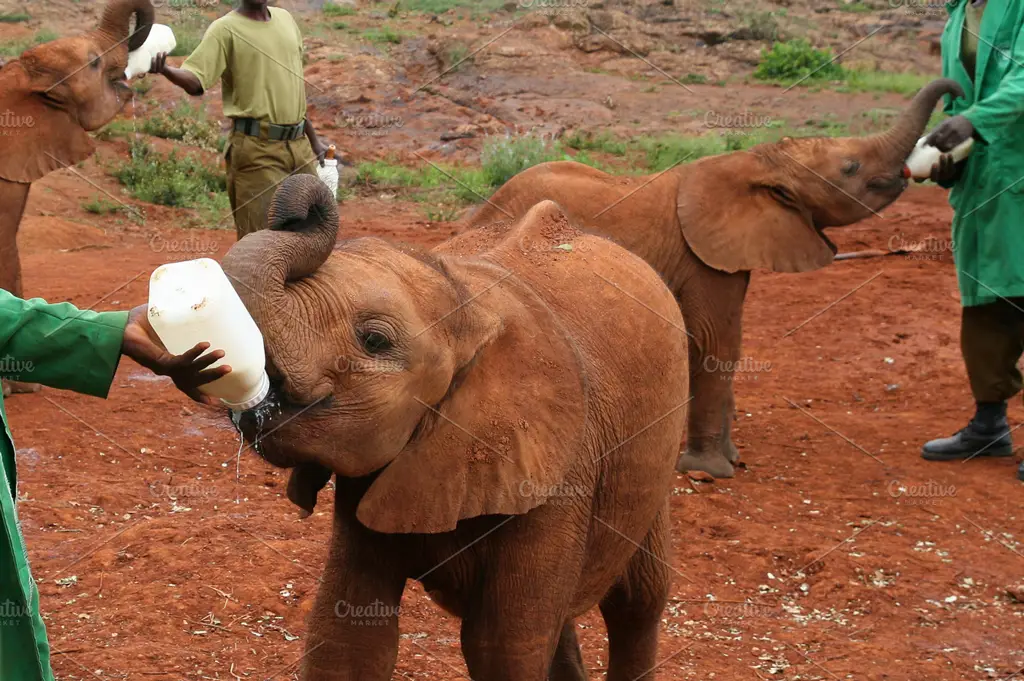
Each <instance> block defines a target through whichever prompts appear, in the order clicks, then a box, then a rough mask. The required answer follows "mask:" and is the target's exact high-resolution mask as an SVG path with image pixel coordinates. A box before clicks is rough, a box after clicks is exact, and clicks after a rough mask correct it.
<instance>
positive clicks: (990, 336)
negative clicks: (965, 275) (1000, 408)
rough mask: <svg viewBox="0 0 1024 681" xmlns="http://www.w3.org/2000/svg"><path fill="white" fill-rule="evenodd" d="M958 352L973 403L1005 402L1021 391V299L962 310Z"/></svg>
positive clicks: (1023, 331) (1023, 347)
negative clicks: (965, 371)
mask: <svg viewBox="0 0 1024 681" xmlns="http://www.w3.org/2000/svg"><path fill="white" fill-rule="evenodd" d="M960 349H961V351H962V352H963V356H964V364H966V365H967V377H968V378H969V379H970V381H971V392H972V393H974V400H975V401H976V402H1006V401H1007V400H1009V399H1010V398H1011V397H1013V396H1014V395H1016V394H1017V393H1019V392H1020V390H1021V373H1020V369H1018V368H1017V360H1019V359H1020V357H1021V354H1024V298H1000V299H999V300H998V301H996V302H994V303H990V304H988V305H976V306H972V307H965V308H963V316H962V317H961V322H960Z"/></svg>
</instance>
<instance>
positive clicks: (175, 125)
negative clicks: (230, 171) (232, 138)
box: [142, 100, 224, 151]
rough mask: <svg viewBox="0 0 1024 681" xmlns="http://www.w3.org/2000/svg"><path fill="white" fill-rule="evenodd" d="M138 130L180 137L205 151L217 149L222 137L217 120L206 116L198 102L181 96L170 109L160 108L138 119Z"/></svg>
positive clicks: (162, 135) (174, 137) (171, 138)
mask: <svg viewBox="0 0 1024 681" xmlns="http://www.w3.org/2000/svg"><path fill="white" fill-rule="evenodd" d="M142 132H144V133H146V134H147V135H153V136H154V137H162V138H164V139H169V140H180V141H181V142H182V143H184V144H187V145H189V146H193V147H200V148H202V149H206V150H207V151H221V150H223V148H224V138H223V137H222V136H221V134H220V123H218V122H217V121H215V120H212V119H210V118H209V117H208V116H207V115H206V110H205V109H204V108H203V106H202V105H201V104H196V105H192V104H191V103H190V102H189V101H187V100H181V101H179V102H178V104H177V105H176V106H175V107H174V108H173V109H161V110H160V111H157V112H155V113H153V114H151V115H149V116H147V117H146V118H144V119H143V121H142Z"/></svg>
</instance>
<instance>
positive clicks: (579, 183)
mask: <svg viewBox="0 0 1024 681" xmlns="http://www.w3.org/2000/svg"><path fill="white" fill-rule="evenodd" d="M947 94H949V95H952V96H962V90H961V88H960V86H959V85H957V84H956V83H955V82H954V81H951V80H946V79H940V80H936V81H933V82H932V83H930V84H929V85H927V86H925V87H924V88H923V89H922V90H921V91H920V92H918V94H917V95H916V96H915V98H914V101H913V102H911V103H910V105H909V106H908V107H907V109H906V110H905V111H904V113H903V114H902V116H901V117H900V119H899V120H898V121H897V122H896V124H895V125H894V126H893V128H892V129H891V130H889V131H887V132H885V133H882V134H879V135H874V136H870V137H865V138H840V139H824V138H808V139H792V138H785V139H783V140H782V141H780V142H778V143H776V144H762V145H759V146H756V147H753V148H751V149H749V150H748V151H739V152H734V153H731V154H723V155H721V156H715V157H711V158H705V159H701V160H699V161H695V162H693V163H690V164H688V165H685V166H679V167H677V168H674V169H671V170H669V171H666V172H663V173H659V174H657V175H652V176H647V177H615V176H612V175H608V174H607V173H603V172H601V171H599V170H595V169H593V168H590V167H588V166H585V165H583V164H580V163H573V162H564V161H562V162H555V163H545V164H541V165H538V166H534V167H533V168H530V169H528V170H525V171H523V172H522V173H520V174H519V175H516V176H515V177H513V178H512V179H511V180H509V181H508V182H507V183H505V185H504V186H502V187H501V188H500V189H499V190H498V191H497V192H496V193H495V194H494V195H493V196H492V197H491V198H490V200H489V201H488V202H487V203H486V204H484V205H482V206H480V207H479V208H478V209H476V210H475V211H474V212H473V213H472V214H470V216H469V217H468V218H467V220H466V224H465V227H466V228H467V229H477V228H480V227H483V226H485V225H489V224H492V223H497V222H501V221H508V220H510V219H511V220H516V219H519V218H520V217H522V216H523V215H525V214H526V213H527V212H528V211H529V210H530V209H531V207H532V206H533V205H534V204H536V203H537V202H539V201H544V200H552V201H557V202H558V204H559V205H560V206H562V207H563V208H564V210H565V212H566V214H567V215H568V216H569V219H570V220H571V221H572V222H573V223H574V224H576V225H579V226H580V228H581V229H584V230H585V231H588V232H591V233H594V234H600V235H602V236H605V237H608V238H610V239H612V240H613V241H615V242H616V243H618V244H620V245H622V246H624V247H626V248H628V249H629V250H630V251H632V252H633V253H636V254H637V255H639V256H640V257H642V258H643V259H644V260H646V261H647V262H648V263H649V264H650V265H651V266H652V267H654V269H656V270H657V271H658V272H659V273H660V274H661V275H662V277H663V278H664V280H665V282H666V283H667V284H668V286H669V288H670V289H671V290H672V292H673V293H674V294H675V295H676V298H677V300H678V301H679V306H680V308H681V309H682V313H683V318H684V319H685V320H686V327H687V332H688V333H689V335H690V363H689V370H690V390H691V394H692V395H693V398H694V399H693V404H691V405H690V416H689V424H688V426H687V429H686V430H687V441H686V449H685V451H684V452H683V453H682V454H681V455H680V457H679V462H678V470H679V471H680V472H685V471H687V470H702V471H705V472H707V473H710V474H711V475H713V476H715V477H732V476H733V474H734V464H735V463H736V462H737V460H738V459H739V452H738V451H737V449H736V447H735V445H734V444H733V442H732V423H733V412H734V398H733V388H732V383H733V374H734V370H735V368H736V367H737V366H738V365H740V343H741V336H742V334H741V327H740V322H741V318H742V314H743V299H744V296H745V295H746V290H747V284H748V282H749V281H750V270H754V269H767V270H772V271H775V272H808V271H811V270H815V269H818V268H820V267H824V266H825V265H827V264H829V263H831V262H832V259H833V256H834V255H835V247H834V246H833V245H832V243H831V242H830V241H829V240H828V239H827V238H826V237H825V236H824V234H822V232H821V230H822V229H823V228H826V227H838V226H841V225H849V224H852V223H854V222H857V221H859V220H862V219H864V218H866V217H868V216H869V215H872V214H874V213H876V212H877V211H879V210H882V209H883V208H885V207H886V206H888V205H889V204H890V203H892V202H893V201H895V200H896V198H898V197H899V195H900V194H901V193H902V192H903V190H904V189H905V188H906V185H907V182H906V180H905V179H904V177H903V174H902V173H903V166H904V161H905V159H906V158H907V156H908V155H909V154H910V152H911V150H912V149H913V147H914V145H915V144H916V142H917V140H918V138H919V137H920V135H921V134H922V132H923V130H924V127H925V125H926V124H927V122H928V119H929V116H930V115H931V112H932V110H933V109H934V108H935V104H936V103H937V102H938V100H939V99H940V98H941V97H942V96H944V95H947ZM798 321H800V320H794V325H795V324H796V323H797V322H798Z"/></svg>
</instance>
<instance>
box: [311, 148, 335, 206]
mask: <svg viewBox="0 0 1024 681" xmlns="http://www.w3.org/2000/svg"><path fill="white" fill-rule="evenodd" d="M336 152H337V147H335V146H334V145H333V144H332V145H331V146H329V147H327V153H326V154H324V165H323V167H320V166H317V168H316V172H317V174H318V175H319V176H320V179H321V180H322V181H323V183H324V184H326V185H327V188H328V189H330V190H331V193H332V194H334V195H335V196H337V195H338V159H336V158H335V157H334V155H335V153H336Z"/></svg>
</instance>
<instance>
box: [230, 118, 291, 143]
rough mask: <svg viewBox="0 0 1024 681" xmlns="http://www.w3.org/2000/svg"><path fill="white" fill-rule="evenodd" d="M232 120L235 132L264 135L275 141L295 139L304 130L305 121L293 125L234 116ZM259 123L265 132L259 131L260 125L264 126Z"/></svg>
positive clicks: (254, 135)
mask: <svg viewBox="0 0 1024 681" xmlns="http://www.w3.org/2000/svg"><path fill="white" fill-rule="evenodd" d="M234 121H235V125H234V129H235V131H236V132H240V133H242V134H245V135H251V136H252V137H266V139H269V140H275V141H291V140H297V139H299V138H300V137H302V135H303V134H305V132H306V121H300V122H298V123H296V124H295V125H278V124H277V123H266V122H265V121H260V120H257V119H255V118H236V119H234ZM261 123H262V124H264V126H265V129H266V133H265V134H262V133H261V132H260V129H261V127H264V126H261Z"/></svg>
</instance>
